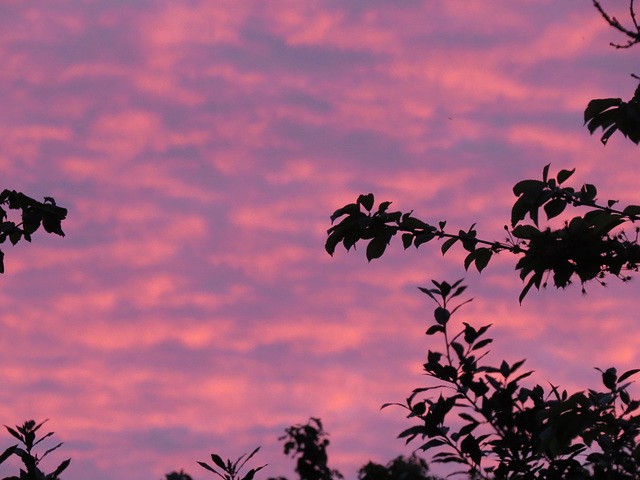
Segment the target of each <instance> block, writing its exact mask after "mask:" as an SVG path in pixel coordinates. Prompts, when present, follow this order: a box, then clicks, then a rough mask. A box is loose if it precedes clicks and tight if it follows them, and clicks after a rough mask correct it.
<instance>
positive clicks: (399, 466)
mask: <svg viewBox="0 0 640 480" xmlns="http://www.w3.org/2000/svg"><path fill="white" fill-rule="evenodd" d="M428 472H429V467H428V465H427V462H426V461H425V460H424V459H422V458H420V457H418V456H416V455H415V454H414V455H411V456H410V457H408V458H406V457H403V456H399V457H396V458H394V459H393V460H391V461H390V462H389V463H387V464H386V465H380V464H377V463H373V462H369V463H367V464H366V465H365V466H364V467H362V468H361V469H360V471H359V472H358V480H434V479H435V478H436V477H432V476H430V475H428Z"/></svg>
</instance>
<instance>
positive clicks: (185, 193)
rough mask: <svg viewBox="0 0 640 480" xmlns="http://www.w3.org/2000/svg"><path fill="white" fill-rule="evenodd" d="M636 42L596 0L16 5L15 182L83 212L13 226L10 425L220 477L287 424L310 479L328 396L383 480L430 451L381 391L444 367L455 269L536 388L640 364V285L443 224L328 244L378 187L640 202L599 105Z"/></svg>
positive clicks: (271, 450)
mask: <svg viewBox="0 0 640 480" xmlns="http://www.w3.org/2000/svg"><path fill="white" fill-rule="evenodd" d="M622 3H625V2H613V1H611V2H609V3H607V2H604V3H603V4H604V5H605V7H607V8H609V9H610V11H611V13H612V14H615V15H618V16H619V18H620V19H624V20H626V19H627V17H626V11H625V10H624V8H622V6H621V4H622ZM625 41H626V40H625V39H624V38H623V37H621V36H620V35H619V34H617V33H616V32H615V31H614V30H613V29H611V28H610V27H608V26H607V25H606V24H605V23H604V21H603V20H602V18H600V16H599V14H598V13H597V11H596V10H595V9H594V8H593V6H592V4H591V2H589V1H587V0H584V1H582V2H575V1H572V2H569V1H565V2H558V1H551V0H546V1H543V0H535V1H534V0H523V1H519V2H513V1H510V0H482V1H481V0H478V1H474V2H445V1H421V0H396V1H393V2H391V1H382V0H367V1H364V0H340V1H338V0H305V1H301V0H269V1H268V2H264V1H259V0H200V1H199V0H171V1H166V0H126V1H123V0H109V1H107V0H56V1H50V2H23V1H18V0H5V1H3V2H2V3H1V4H0V58H1V59H2V65H3V68H2V69H0V99H1V105H2V108H1V109H0V133H1V138H2V141H1V142H0V174H1V178H2V184H1V185H0V187H1V188H9V189H15V190H18V191H22V192H24V193H25V194H27V195H30V196H32V197H34V198H38V199H42V197H45V196H51V197H54V198H55V200H56V201H57V203H58V204H59V205H61V206H63V207H66V208H67V209H68V218H67V219H66V220H65V221H64V223H63V229H64V231H65V233H66V236H65V237H64V238H61V237H58V236H55V235H47V234H46V233H45V232H38V233H37V234H36V235H34V237H33V241H32V243H31V244H27V243H26V242H21V243H19V244H18V245H16V246H14V247H11V246H10V245H3V251H4V252H5V254H6V257H5V266H6V273H5V274H4V275H2V278H0V282H1V285H2V286H1V288H0V301H1V302H2V305H3V312H2V314H1V315H0V383H1V384H2V386H3V388H2V390H1V391H0V398H1V401H0V423H1V424H5V425H16V424H20V423H22V422H23V421H25V420H28V419H32V418H33V419H35V420H38V421H41V420H45V419H50V420H49V422H48V423H47V424H45V427H43V429H45V428H48V429H49V430H46V431H54V432H55V437H54V439H57V440H58V441H62V442H64V445H63V446H62V447H61V448H60V449H59V450H57V451H56V452H54V453H52V454H51V455H50V457H47V459H45V463H44V465H45V470H47V471H49V470H51V469H53V468H54V467H55V465H57V462H60V461H62V460H63V459H65V458H69V457H71V458H72V462H71V465H70V466H69V468H68V470H67V471H66V472H65V474H64V476H63V478H65V479H67V480H80V479H87V478H91V479H95V480H107V479H109V480H116V479H117V480H129V479H131V480H133V479H149V480H154V479H161V478H164V475H165V474H166V473H168V472H170V471H173V470H180V469H184V470H185V471H186V472H187V473H189V474H190V475H192V476H193V478H194V479H195V480H199V479H206V478H212V474H211V473H209V472H207V471H205V470H203V469H202V468H201V467H199V466H198V465H197V464H196V462H197V461H206V460H209V458H210V457H209V455H210V454H211V453H212V452H216V453H218V454H220V455H221V456H223V457H231V458H235V457H238V456H239V455H241V454H243V453H245V452H249V451H251V450H252V449H253V448H255V447H257V446H261V447H262V449H261V451H260V452H259V453H258V454H257V455H256V457H255V461H252V465H253V466H258V465H261V464H263V463H268V464H269V466H268V467H266V468H265V469H264V470H263V471H261V472H260V475H261V477H260V478H267V477H268V476H278V475H286V476H289V477H290V478H292V477H293V476H294V475H293V467H294V463H293V461H292V460H291V459H288V458H286V457H285V456H284V455H283V454H282V445H281V443H280V442H279V441H278V437H279V436H280V435H281V434H282V433H283V431H284V429H285V428H286V427H287V426H289V425H292V424H300V423H305V422H306V421H307V420H308V419H309V418H310V417H319V418H321V419H322V421H323V424H324V426H325V428H326V430H327V431H328V432H330V435H331V436H330V440H331V445H330V446H329V459H330V465H331V466H332V467H333V468H338V469H339V470H341V471H342V473H343V474H344V475H345V476H346V477H347V478H355V477H356V472H357V470H358V468H359V467H360V466H362V465H363V464H365V463H366V462H368V461H369V460H373V461H376V462H379V463H386V462H387V461H389V460H391V459H392V458H394V457H395V456H397V455H400V454H405V455H407V454H410V453H411V451H412V448H411V446H408V447H405V445H404V442H403V441H402V440H397V439H396V436H397V434H398V433H400V431H402V430H403V429H404V428H407V427H408V426H410V425H411V423H410V421H409V420H407V419H405V418H404V414H403V411H402V410H400V409H385V410H383V411H380V406H381V405H382V404H384V403H387V402H402V401H403V399H404V398H405V397H406V396H407V395H408V394H409V393H410V392H411V390H412V389H413V388H416V387H418V386H424V385H426V382H427V381H428V380H427V379H426V378H425V377H424V376H422V375H421V365H422V364H423V363H424V362H425V361H426V352H427V350H428V349H429V348H432V349H434V348H436V347H437V344H436V345H434V344H433V342H434V339H433V338H432V337H426V336H425V335H424V332H425V330H426V328H428V326H429V325H430V323H431V322H433V319H432V313H433V308H434V305H433V304H432V303H431V302H430V300H429V299H428V298H427V297H426V296H425V295H424V294H422V293H421V292H420V291H419V290H418V289H417V288H416V287H417V286H428V285H429V284H430V280H431V279H436V280H448V281H450V282H452V281H455V280H457V279H459V278H465V284H466V285H468V286H469V289H468V290H467V293H468V296H469V297H473V298H474V301H473V302H471V303H470V304H468V305H466V306H465V307H464V308H463V309H461V310H460V311H459V313H457V314H456V316H455V317H454V321H457V322H462V321H467V322H469V323H472V324H474V325H484V324H486V323H492V324H493V325H494V326H493V327H492V329H491V330H490V332H491V333H492V335H491V336H492V337H493V338H494V339H495V341H494V345H493V347H492V353H491V356H490V357H489V358H490V359H492V360H495V362H496V363H499V362H500V361H501V360H502V359H503V358H504V359H506V360H507V361H509V362H510V363H511V362H515V361H517V360H520V359H523V358H526V359H527V364H526V365H527V366H528V367H529V368H531V369H533V370H535V375H534V376H533V377H532V381H538V382H547V381H549V382H552V383H553V384H555V385H558V384H560V385H562V386H565V387H566V388H567V389H569V390H571V391H574V390H581V389H585V388H589V387H596V386H598V385H599V374H598V372H597V371H596V370H594V367H601V368H608V367H610V366H615V367H617V368H619V369H620V370H625V369H629V368H633V367H637V366H639V365H640V354H639V353H638V350H637V344H638V341H639V340H640V326H639V324H638V322H639V321H640V318H638V313H637V312H638V309H637V281H635V282H634V281H632V282H630V283H628V284H623V283H622V282H620V281H618V280H616V279H611V280H610V282H609V284H608V286H607V287H601V286H599V285H597V284H589V285H587V295H583V294H582V293H581V289H580V286H579V285H576V286H571V287H569V288H567V289H566V290H565V291H560V292H558V291H554V290H553V289H548V290H544V291H541V292H537V291H531V292H530V293H529V295H528V296H527V298H526V299H525V301H524V302H523V304H522V305H519V303H518V294H519V292H520V290H521V288H522V283H521V281H520V279H519V278H518V275H517V273H516V272H515V271H514V266H515V263H516V258H514V257H512V256H509V255H507V254H504V255H501V256H499V257H497V258H496V259H494V260H493V261H492V262H491V264H490V266H489V267H488V268H487V269H486V270H485V271H484V272H483V273H482V274H478V273H477V272H475V271H473V270H470V271H469V272H466V271H465V270H464V267H463V264H462V259H463V258H464V252H463V251H461V250H460V249H457V248H454V249H452V250H451V252H450V253H449V254H447V256H445V257H443V256H442V255H441V254H440V252H439V245H437V244H427V245H424V246H422V247H420V249H419V250H415V249H410V250H407V251H403V249H402V246H401V243H400V242H398V241H396V242H393V243H392V245H391V246H390V247H389V249H388V251H387V253H386V254H385V256H384V257H383V258H381V259H378V260H375V261H373V262H371V263H368V262H367V260H366V258H365V255H364V248H358V249H357V250H356V251H355V252H354V251H351V252H348V253H347V252H346V251H345V250H344V249H341V248H338V249H337V251H336V253H335V255H334V256H333V257H330V256H329V255H328V254H327V253H326V252H325V251H324V242H325V239H326V230H327V229H328V228H329V227H330V226H331V224H330V219H329V217H330V215H331V213H332V212H333V211H334V210H336V209H337V208H339V207H341V206H343V205H345V204H346V203H350V202H353V201H355V199H356V198H357V196H358V195H359V194H361V193H369V192H372V193H374V194H375V196H376V199H377V200H379V201H384V200H389V201H392V202H393V204H392V207H393V208H397V209H398V210H401V211H403V212H404V211H410V210H413V211H414V215H415V216H417V217H419V218H422V219H424V220H426V221H429V222H431V223H435V222H438V221H440V220H447V222H448V225H450V226H451V227H452V228H453V229H454V231H457V229H467V228H469V226H470V225H471V224H472V223H477V229H478V231H479V235H480V236H482V237H483V238H488V239H491V240H493V239H496V240H501V239H502V238H503V237H504V235H505V232H504V230H503V226H504V225H505V224H506V223H508V220H509V214H510V208H511V205H512V204H513V201H514V200H515V197H514V196H513V193H512V191H511V189H512V186H513V185H514V184H515V183H516V182H517V181H519V180H522V179H524V178H540V177H541V172H542V169H543V167H544V166H545V165H546V164H551V172H552V173H554V174H555V172H557V171H558V170H560V169H563V168H567V169H571V168H574V167H575V168H576V169H577V170H576V173H575V175H574V177H572V178H571V180H570V181H569V183H570V184H572V185H574V186H577V187H579V186H580V185H581V184H582V183H595V184H596V186H597V187H598V189H599V198H600V199H603V200H607V199H616V200H620V201H621V203H624V202H626V203H639V201H638V198H637V185H638V179H639V178H638V163H637V156H638V153H637V147H636V146H635V145H633V144H632V143H631V142H630V141H628V140H626V139H624V138H623V137H622V136H621V135H619V134H615V135H614V136H613V137H612V138H611V139H610V141H609V143H608V144H607V146H606V147H604V146H603V145H602V144H601V143H600V141H599V136H597V135H594V136H590V135H589V132H588V130H587V129H586V128H585V127H584V126H583V111H584V108H585V107H586V105H587V103H588V101H589V100H590V99H592V98H607V97H622V98H623V99H625V100H628V99H629V98H631V96H632V94H633V91H634V89H635V88H636V85H637V81H636V80H634V79H633V78H632V77H631V76H630V74H631V73H638V74H640V71H637V70H634V68H636V65H637V63H636V59H637V50H636V49H629V50H616V49H614V48H612V47H611V46H609V42H622V43H624V42H625ZM560 221H561V219H560ZM430 342H431V343H430ZM544 384H545V385H547V383H544ZM632 391H633V390H632ZM636 393H637V392H636ZM4 437H5V438H3V440H2V442H3V443H2V445H10V444H11V439H10V438H9V436H8V435H5V436H4ZM53 444H54V443H53V440H51V439H50V443H49V445H50V446H53ZM417 446H419V445H415V446H414V448H415V447H417ZM15 468H16V464H15V463H11V464H9V465H7V464H3V465H2V466H0V474H1V475H3V476H4V475H10V474H14V473H15ZM433 472H435V473H437V472H438V467H437V465H436V466H434V467H433Z"/></svg>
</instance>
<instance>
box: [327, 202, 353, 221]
mask: <svg viewBox="0 0 640 480" xmlns="http://www.w3.org/2000/svg"><path fill="white" fill-rule="evenodd" d="M355 213H360V207H359V206H358V205H357V204H355V203H350V204H348V205H345V206H344V207H342V208H339V209H338V210H336V211H335V212H333V214H332V215H331V217H330V218H331V223H333V222H334V221H335V220H336V219H338V218H339V217H341V216H343V215H353V214H355Z"/></svg>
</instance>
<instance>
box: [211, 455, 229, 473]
mask: <svg viewBox="0 0 640 480" xmlns="http://www.w3.org/2000/svg"><path fill="white" fill-rule="evenodd" d="M211 460H213V463H215V464H216V465H217V466H218V467H220V468H221V469H223V470H225V469H226V464H225V463H224V461H223V460H222V458H220V456H219V455H216V454H215V453H212V454H211Z"/></svg>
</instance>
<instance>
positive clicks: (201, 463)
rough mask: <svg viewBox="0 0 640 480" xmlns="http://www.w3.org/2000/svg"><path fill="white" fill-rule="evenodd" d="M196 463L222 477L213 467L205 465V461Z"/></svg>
mask: <svg viewBox="0 0 640 480" xmlns="http://www.w3.org/2000/svg"><path fill="white" fill-rule="evenodd" d="M198 464H199V465H200V466H201V467H202V468H206V469H207V470H209V471H210V472H213V473H215V474H216V475H219V476H221V477H222V475H220V474H219V473H218V472H216V471H215V470H214V469H213V468H211V467H210V466H209V465H207V464H206V463H204V462H198ZM222 478H224V477H222Z"/></svg>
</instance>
